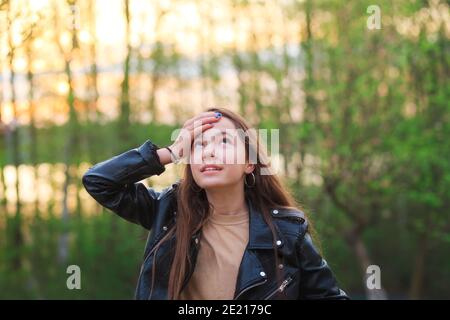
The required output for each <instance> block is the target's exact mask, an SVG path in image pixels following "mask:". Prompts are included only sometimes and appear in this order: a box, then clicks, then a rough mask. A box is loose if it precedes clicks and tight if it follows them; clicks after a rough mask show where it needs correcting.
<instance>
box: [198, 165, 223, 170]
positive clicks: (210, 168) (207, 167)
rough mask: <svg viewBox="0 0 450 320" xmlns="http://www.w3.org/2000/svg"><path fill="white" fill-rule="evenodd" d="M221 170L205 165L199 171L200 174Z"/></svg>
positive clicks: (214, 166)
mask: <svg viewBox="0 0 450 320" xmlns="http://www.w3.org/2000/svg"><path fill="white" fill-rule="evenodd" d="M221 170H222V168H221V167H219V166H216V165H206V166H203V167H202V168H201V169H200V172H217V171H221Z"/></svg>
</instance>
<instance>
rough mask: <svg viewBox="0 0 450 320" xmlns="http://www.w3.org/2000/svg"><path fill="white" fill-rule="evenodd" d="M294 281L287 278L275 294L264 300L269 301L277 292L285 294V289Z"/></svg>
mask: <svg viewBox="0 0 450 320" xmlns="http://www.w3.org/2000/svg"><path fill="white" fill-rule="evenodd" d="M291 281H292V276H289V277H287V278H286V279H285V280H284V281H283V282H282V283H281V285H280V286H279V287H278V288H276V289H275V290H274V291H273V292H271V293H270V294H269V295H268V296H267V297H265V298H264V300H269V299H270V298H272V297H273V296H274V295H275V294H276V293H277V292H283V291H284V289H286V287H287V286H288V285H289V283H291Z"/></svg>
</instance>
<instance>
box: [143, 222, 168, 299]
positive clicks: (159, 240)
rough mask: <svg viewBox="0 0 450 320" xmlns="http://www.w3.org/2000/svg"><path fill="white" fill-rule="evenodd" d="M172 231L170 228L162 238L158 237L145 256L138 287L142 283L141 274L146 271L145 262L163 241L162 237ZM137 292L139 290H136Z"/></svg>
mask: <svg viewBox="0 0 450 320" xmlns="http://www.w3.org/2000/svg"><path fill="white" fill-rule="evenodd" d="M171 229H172V228H171ZM170 231H171V230H170V229H169V230H167V231H166V233H165V234H164V235H163V236H162V237H161V238H159V239H157V241H156V243H155V245H154V246H153V248H152V249H151V250H150V251H149V253H148V254H147V256H146V257H145V258H144V261H143V262H142V265H141V270H140V272H139V277H138V281H137V283H138V287H139V285H140V283H141V276H142V271H144V266H145V262H147V260H148V258H149V257H150V256H151V255H152V253H153V252H154V251H155V250H156V248H157V246H158V245H159V243H160V242H161V241H162V239H163V238H164V236H165V235H166V234H167V233H168V232H170ZM137 289H138V288H137ZM136 293H137V292H136Z"/></svg>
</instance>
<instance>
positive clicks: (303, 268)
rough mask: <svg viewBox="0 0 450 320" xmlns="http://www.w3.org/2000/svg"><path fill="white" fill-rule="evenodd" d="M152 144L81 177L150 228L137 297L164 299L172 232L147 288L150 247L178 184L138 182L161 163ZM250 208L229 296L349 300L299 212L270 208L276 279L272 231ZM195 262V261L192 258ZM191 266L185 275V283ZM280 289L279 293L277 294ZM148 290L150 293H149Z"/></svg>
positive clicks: (166, 222) (170, 213) (167, 220)
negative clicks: (276, 260) (276, 265)
mask: <svg viewBox="0 0 450 320" xmlns="http://www.w3.org/2000/svg"><path fill="white" fill-rule="evenodd" d="M156 150H157V146H156V145H154V144H153V143H152V142H151V141H150V140H147V141H146V142H145V143H144V144H143V145H141V146H140V147H139V148H136V149H132V150H130V151H127V152H125V153H122V154H120V155H118V156H115V157H113V158H111V159H109V160H106V161H103V162H100V163H98V164H96V165H94V166H92V167H91V168H90V169H89V170H88V171H87V172H86V173H85V174H84V176H83V184H84V186H85V188H86V190H87V192H88V193H89V194H90V195H91V196H92V197H93V198H94V199H95V200H96V201H97V202H99V203H100V204H101V205H103V206H104V207H106V208H108V209H110V210H112V211H113V212H115V213H116V214H118V215H119V216H121V217H122V218H124V219H126V220H128V221H130V222H133V223H136V224H139V225H141V226H143V227H144V228H146V229H147V230H150V232H149V235H148V239H147V244H146V247H145V251H144V262H143V264H142V267H141V272H140V275H139V280H138V283H137V288H136V293H135V298H136V299H167V287H168V277H169V271H170V265H171V262H172V259H173V255H172V254H171V252H172V251H173V250H169V249H170V248H173V245H174V236H172V238H171V239H169V240H168V241H165V242H164V243H163V244H162V245H161V247H160V249H158V250H157V259H156V261H157V263H156V265H157V266H156V274H155V283H154V288H153V291H152V293H150V287H151V283H152V263H153V261H154V259H155V252H154V250H153V248H154V247H155V245H156V244H157V243H158V241H160V240H161V238H162V237H163V236H164V235H165V234H166V233H167V232H168V231H169V230H170V228H172V227H174V224H175V221H176V208H177V207H176V189H177V186H178V183H174V184H172V185H171V186H169V187H167V188H165V189H164V190H162V191H161V192H156V191H155V190H154V189H152V188H147V187H146V186H145V185H144V184H142V183H140V182H138V181H141V180H143V179H145V178H147V177H149V176H152V175H160V174H161V173H162V172H164V170H165V167H164V166H163V165H161V163H160V161H159V157H158V155H157V153H156ZM247 205H248V207H249V215H250V216H249V242H248V245H247V247H246V249H245V252H244V255H243V258H242V261H241V264H240V266H239V273H238V277H237V282H236V289H235V294H234V299H255V300H256V299H281V298H284V299H286V298H287V299H348V297H347V295H346V294H345V292H344V291H342V290H341V289H339V287H338V286H337V283H336V280H335V278H334V276H333V273H332V271H331V270H330V268H329V266H328V265H327V263H326V261H325V260H324V259H322V257H321V256H320V254H319V253H318V251H317V250H316V248H315V247H314V245H313V242H312V240H311V237H310V235H309V233H308V232H307V229H308V222H307V220H306V219H305V217H304V215H303V212H301V211H298V210H292V209H282V208H271V212H272V217H273V220H274V222H275V226H276V229H277V233H278V239H277V240H278V241H277V242H276V243H277V245H278V249H279V252H280V254H281V257H282V260H281V265H280V266H279V268H280V270H281V274H282V277H283V279H282V280H283V282H282V285H281V287H280V286H279V285H278V284H277V283H276V278H275V272H274V271H275V270H273V269H274V268H273V266H274V256H273V250H271V249H273V246H274V244H273V240H272V233H271V231H270V229H269V227H268V225H267V224H266V223H265V221H264V220H263V218H262V215H261V214H260V213H259V212H258V211H257V210H256V209H255V208H254V207H253V206H252V204H251V203H250V202H249V201H248V200H247ZM200 235H201V232H200V231H199V232H198V233H197V234H195V235H194V236H193V237H192V239H191V251H190V254H191V257H192V261H195V259H196V257H197V253H198V248H199V242H200V241H199V239H200V238H199V237H200ZM194 266H195V263H194ZM192 272H193V269H192V270H190V271H189V272H188V274H187V276H186V278H185V282H184V283H185V285H186V284H187V282H188V280H189V278H190V276H191V275H192ZM281 292H282V293H283V294H284V295H282V294H281ZM150 294H151V295H150Z"/></svg>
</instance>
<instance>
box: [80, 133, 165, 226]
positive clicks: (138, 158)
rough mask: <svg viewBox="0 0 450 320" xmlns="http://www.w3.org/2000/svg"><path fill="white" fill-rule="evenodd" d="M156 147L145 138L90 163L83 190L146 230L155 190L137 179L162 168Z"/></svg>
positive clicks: (84, 177)
mask: <svg viewBox="0 0 450 320" xmlns="http://www.w3.org/2000/svg"><path fill="white" fill-rule="evenodd" d="M157 148H158V147H157V146H156V145H155V144H153V143H152V142H151V141H150V140H147V141H146V142H145V143H144V144H142V145H141V146H140V147H138V148H135V149H132V150H129V151H126V152H124V153H122V154H120V155H118V156H115V157H113V158H111V159H108V160H106V161H103V162H100V163H97V164H96V165H94V166H92V167H91V168H89V170H88V171H87V172H86V173H85V174H84V175H83V178H82V181H83V185H84V187H85V189H86V191H87V192H88V193H89V194H90V195H91V196H92V197H93V198H94V199H95V200H96V201H97V202H98V203H100V204H101V205H102V206H104V207H106V208H108V209H110V210H112V211H113V212H115V213H116V214H118V215H119V216H121V217H122V218H124V219H126V220H128V221H130V222H133V223H136V224H139V225H141V226H143V227H144V228H146V229H148V230H150V229H151V227H152V224H153V220H154V215H155V212H156V209H157V205H158V203H157V202H158V197H159V193H158V192H156V191H155V190H153V189H151V188H147V187H146V186H145V185H144V184H143V183H141V182H139V181H141V180H143V179H145V178H148V177H150V176H152V175H160V174H161V173H163V172H164V171H165V167H164V166H163V165H162V164H161V162H160V160H159V157H158V154H157V153H156V150H157Z"/></svg>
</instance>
